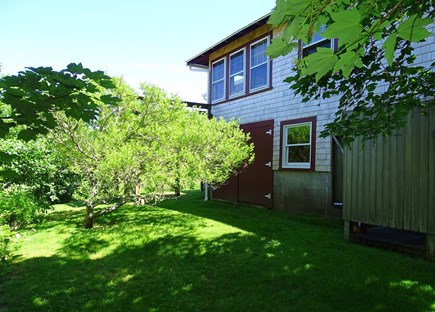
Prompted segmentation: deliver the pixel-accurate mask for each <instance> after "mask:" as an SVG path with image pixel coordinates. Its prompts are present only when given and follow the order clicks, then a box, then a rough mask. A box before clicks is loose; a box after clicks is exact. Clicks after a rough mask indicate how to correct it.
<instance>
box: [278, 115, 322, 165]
mask: <svg viewBox="0 0 435 312" xmlns="http://www.w3.org/2000/svg"><path fill="white" fill-rule="evenodd" d="M315 127H316V118H315V117H310V118H303V119H298V120H292V121H283V122H281V142H282V149H281V168H283V169H313V168H314V152H315Z"/></svg>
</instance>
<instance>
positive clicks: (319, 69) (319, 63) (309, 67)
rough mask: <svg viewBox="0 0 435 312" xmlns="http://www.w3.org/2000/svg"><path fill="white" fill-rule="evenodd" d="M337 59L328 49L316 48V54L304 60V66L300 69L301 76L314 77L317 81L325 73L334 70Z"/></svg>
mask: <svg viewBox="0 0 435 312" xmlns="http://www.w3.org/2000/svg"><path fill="white" fill-rule="evenodd" d="M337 61H338V57H337V56H336V55H334V52H333V51H332V49H330V48H318V49H317V52H316V53H313V54H310V55H309V56H307V57H306V58H304V62H305V64H306V66H305V67H304V68H302V70H301V75H302V76H306V75H313V74H315V75H316V81H319V79H320V78H322V77H323V76H324V75H325V74H326V73H327V72H329V71H330V70H332V69H333V68H334V65H335V63H337Z"/></svg>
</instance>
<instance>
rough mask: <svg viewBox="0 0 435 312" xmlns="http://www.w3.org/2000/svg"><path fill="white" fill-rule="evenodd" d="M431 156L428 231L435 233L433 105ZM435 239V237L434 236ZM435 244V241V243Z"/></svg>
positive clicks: (431, 114)
mask: <svg viewBox="0 0 435 312" xmlns="http://www.w3.org/2000/svg"><path fill="white" fill-rule="evenodd" d="M428 124H429V129H428V130H429V133H428V137H429V138H428V141H429V148H428V151H429V156H428V162H429V164H428V168H429V170H428V178H429V183H428V212H427V220H428V233H430V234H435V108H434V107H432V109H431V110H430V114H429V120H428ZM433 239H434V240H435V238H433ZM434 244H435V243H434ZM434 249H435V247H434Z"/></svg>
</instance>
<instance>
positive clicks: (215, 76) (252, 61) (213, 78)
mask: <svg viewBox="0 0 435 312" xmlns="http://www.w3.org/2000/svg"><path fill="white" fill-rule="evenodd" d="M268 45H269V36H267V37H264V38H262V39H260V40H257V41H255V42H253V43H252V42H251V43H247V44H245V45H244V46H242V47H240V48H239V49H238V50H235V51H233V52H230V53H228V54H227V55H225V56H224V57H222V58H220V59H218V60H216V61H213V62H212V63H211V70H210V93H211V94H210V101H211V103H217V102H223V101H226V100H229V99H234V98H237V97H241V96H245V95H250V94H252V93H254V92H258V91H262V90H264V89H268V88H270V85H271V83H270V62H271V61H270V58H269V57H268V56H267V55H266V49H267V47H268Z"/></svg>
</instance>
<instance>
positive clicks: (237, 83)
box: [230, 49, 245, 97]
mask: <svg viewBox="0 0 435 312" xmlns="http://www.w3.org/2000/svg"><path fill="white" fill-rule="evenodd" d="M244 93H245V50H244V49H243V50H240V51H238V52H236V53H233V54H231V55H230V97H234V96H237V95H242V94H244Z"/></svg>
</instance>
